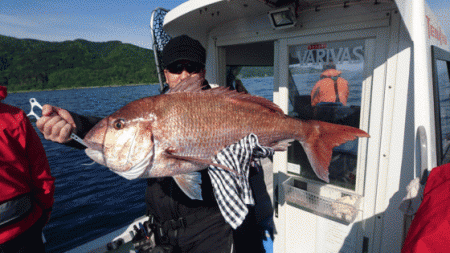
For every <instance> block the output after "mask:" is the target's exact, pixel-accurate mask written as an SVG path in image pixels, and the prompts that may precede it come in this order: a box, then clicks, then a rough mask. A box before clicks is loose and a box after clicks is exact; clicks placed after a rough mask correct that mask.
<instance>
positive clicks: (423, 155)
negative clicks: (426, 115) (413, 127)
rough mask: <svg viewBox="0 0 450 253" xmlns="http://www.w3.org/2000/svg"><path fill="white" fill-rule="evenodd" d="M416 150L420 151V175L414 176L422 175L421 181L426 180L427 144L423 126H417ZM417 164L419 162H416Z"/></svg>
mask: <svg viewBox="0 0 450 253" xmlns="http://www.w3.org/2000/svg"><path fill="white" fill-rule="evenodd" d="M417 141H418V143H417V145H418V146H417V148H416V150H417V152H420V157H417V156H416V159H417V158H420V175H415V176H416V177H422V181H424V180H425V181H426V176H427V175H428V144H427V133H426V131H425V127H424V126H419V127H418V128H417ZM417 166H419V164H417ZM416 171H417V170H416ZM421 183H422V184H425V182H421Z"/></svg>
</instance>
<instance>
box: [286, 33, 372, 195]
mask: <svg viewBox="0 0 450 253" xmlns="http://www.w3.org/2000/svg"><path fill="white" fill-rule="evenodd" d="M364 54H365V40H348V41H338V42H324V43H314V44H301V45H293V46H290V47H289V79H290V80H289V115H290V116H294V117H297V118H300V119H316V120H321V121H327V122H331V123H336V124H343V125H350V126H353V127H359V118H360V109H361V91H362V82H363V80H364V58H365V56H364ZM357 150H358V141H357V140H355V141H352V142H347V143H346V144H343V145H341V146H339V147H336V148H335V149H334V150H333V157H332V162H331V165H330V168H329V173H330V174H329V178H330V183H331V184H334V185H338V186H341V187H345V188H348V189H352V190H354V189H355V183H356V175H357V173H356V161H357ZM288 172H290V173H294V174H299V175H300V176H302V177H304V178H308V179H313V180H317V181H321V180H320V179H319V178H318V177H316V175H315V174H314V172H313V170H312V169H311V166H310V164H309V162H308V159H307V158H306V155H305V153H304V151H303V148H302V147H301V145H300V143H298V142H294V143H293V144H292V145H291V147H290V148H289V150H288Z"/></svg>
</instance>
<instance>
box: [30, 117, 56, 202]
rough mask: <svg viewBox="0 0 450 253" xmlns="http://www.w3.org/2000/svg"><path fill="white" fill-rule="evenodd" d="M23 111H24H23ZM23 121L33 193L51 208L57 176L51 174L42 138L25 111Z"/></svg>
mask: <svg viewBox="0 0 450 253" xmlns="http://www.w3.org/2000/svg"><path fill="white" fill-rule="evenodd" d="M22 113H23V112H22ZM23 115H24V120H23V121H22V124H23V126H22V129H24V130H25V133H24V135H23V136H25V138H26V140H24V141H25V150H26V155H27V156H28V160H29V166H30V172H31V179H32V180H31V184H32V186H31V187H32V189H31V193H32V195H33V196H34V198H35V200H36V202H37V203H38V205H39V206H40V207H41V208H42V209H43V210H46V209H50V208H51V207H52V206H53V202H54V198H53V194H54V193H55V185H54V182H55V178H54V177H52V176H51V172H50V166H49V164H48V160H47V155H46V154H45V150H44V147H43V146H42V143H41V140H40V139H39V136H38V135H37V133H36V131H35V130H34V128H33V126H32V125H31V123H30V121H29V119H28V117H26V115H25V113H23Z"/></svg>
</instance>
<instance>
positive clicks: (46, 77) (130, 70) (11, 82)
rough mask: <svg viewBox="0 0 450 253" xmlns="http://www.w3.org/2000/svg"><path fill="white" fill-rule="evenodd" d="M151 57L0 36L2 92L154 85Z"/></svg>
mask: <svg viewBox="0 0 450 253" xmlns="http://www.w3.org/2000/svg"><path fill="white" fill-rule="evenodd" d="M157 82H158V77H157V72H156V67H155V62H154V56H153V51H152V50H150V49H145V48H140V47H138V46H135V45H131V44H124V43H122V42H120V41H108V42H91V41H86V40H82V39H77V40H74V41H63V42H47V41H40V40H34V39H17V38H13V37H8V36H3V35H0V85H4V86H7V87H8V91H11V92H14V91H26V90H44V89H50V90H52V89H61V88H77V87H92V86H110V85H126V84H140V83H157Z"/></svg>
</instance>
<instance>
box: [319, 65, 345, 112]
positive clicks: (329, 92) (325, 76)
mask: <svg viewBox="0 0 450 253" xmlns="http://www.w3.org/2000/svg"><path fill="white" fill-rule="evenodd" d="M341 74H342V72H341V71H339V70H336V66H335V65H334V64H330V65H329V66H325V67H324V71H323V72H322V74H321V75H320V80H319V81H317V83H316V84H315V85H314V87H313V89H312V91H311V105H312V106H316V105H318V104H319V103H323V102H325V103H341V104H342V105H344V106H346V105H347V99H348V95H349V93H350V92H349V90H348V82H347V80H345V79H344V78H342V77H340V76H341Z"/></svg>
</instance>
